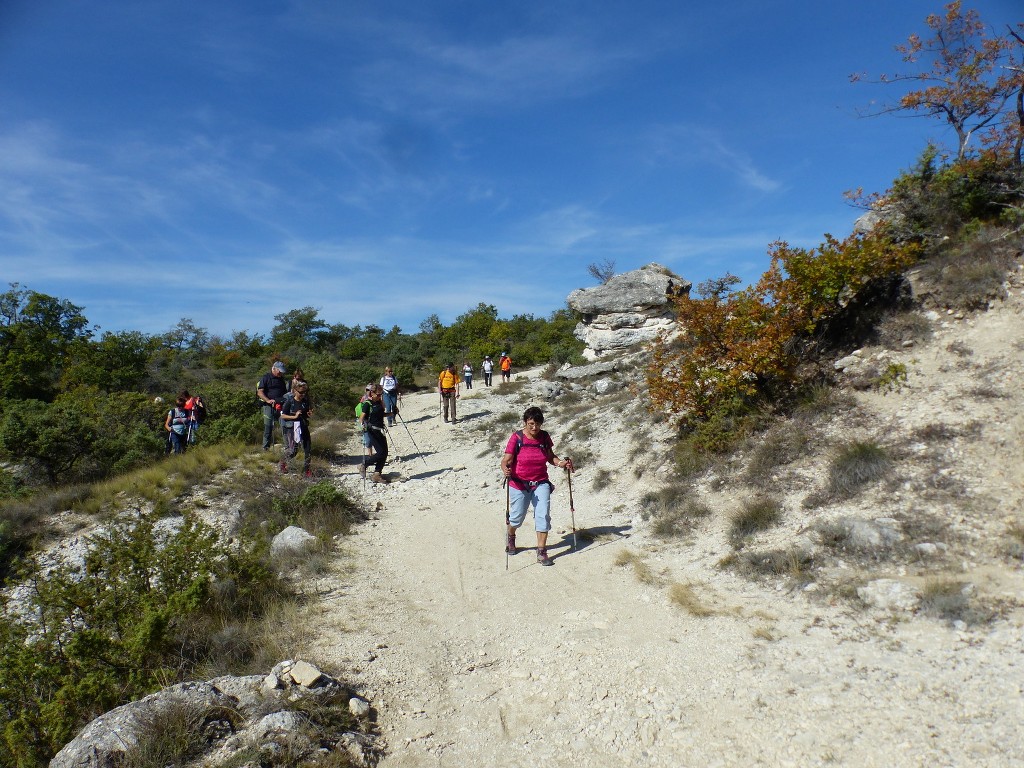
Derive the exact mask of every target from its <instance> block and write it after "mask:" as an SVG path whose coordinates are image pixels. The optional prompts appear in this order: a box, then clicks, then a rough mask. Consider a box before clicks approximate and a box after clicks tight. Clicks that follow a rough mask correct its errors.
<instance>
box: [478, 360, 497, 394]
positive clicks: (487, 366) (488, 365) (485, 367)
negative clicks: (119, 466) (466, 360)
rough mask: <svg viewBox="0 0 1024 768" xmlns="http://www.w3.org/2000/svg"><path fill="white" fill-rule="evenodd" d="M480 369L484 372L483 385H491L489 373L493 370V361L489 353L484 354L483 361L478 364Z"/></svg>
mask: <svg viewBox="0 0 1024 768" xmlns="http://www.w3.org/2000/svg"><path fill="white" fill-rule="evenodd" d="M480 370H481V371H483V372H484V385H485V386H488V387H489V386H491V374H492V372H493V371H494V363H493V362H491V356H490V355H484V361H483V362H482V363H481V364H480Z"/></svg>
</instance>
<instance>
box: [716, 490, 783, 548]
mask: <svg viewBox="0 0 1024 768" xmlns="http://www.w3.org/2000/svg"><path fill="white" fill-rule="evenodd" d="M781 520H782V504H781V503H779V501H778V499H775V498H773V497H769V496H756V497H754V498H752V499H748V500H746V501H745V502H743V506H742V507H741V508H740V510H739V511H738V512H736V514H734V515H733V516H732V520H731V521H730V523H729V538H730V540H731V541H732V545H733V546H734V547H736V548H739V547H741V546H743V544H744V542H745V541H746V540H747V539H748V538H750V537H751V536H753V535H754V534H756V533H760V532H761V531H766V530H768V529H769V528H772V527H773V526H775V525H777V524H778V523H779V521H781Z"/></svg>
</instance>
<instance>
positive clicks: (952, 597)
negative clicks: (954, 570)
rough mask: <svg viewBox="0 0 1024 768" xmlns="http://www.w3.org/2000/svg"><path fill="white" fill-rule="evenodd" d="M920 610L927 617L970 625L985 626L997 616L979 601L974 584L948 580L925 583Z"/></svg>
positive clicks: (932, 580) (940, 579)
mask: <svg viewBox="0 0 1024 768" xmlns="http://www.w3.org/2000/svg"><path fill="white" fill-rule="evenodd" d="M920 610H921V613H923V614H924V615H925V616H931V617H933V618H939V619H944V620H946V621H949V622H955V621H962V622H964V623H965V624H968V625H971V624H984V623H986V622H989V621H991V620H992V619H993V618H994V617H995V615H996V612H995V611H994V610H992V609H989V608H987V607H985V606H984V605H982V604H981V603H980V602H979V601H978V599H977V596H976V593H975V589H974V585H973V584H969V583H967V582H963V581H957V580H955V579H947V578H934V579H930V580H929V581H927V582H926V583H925V585H924V587H923V588H922V589H921V603H920Z"/></svg>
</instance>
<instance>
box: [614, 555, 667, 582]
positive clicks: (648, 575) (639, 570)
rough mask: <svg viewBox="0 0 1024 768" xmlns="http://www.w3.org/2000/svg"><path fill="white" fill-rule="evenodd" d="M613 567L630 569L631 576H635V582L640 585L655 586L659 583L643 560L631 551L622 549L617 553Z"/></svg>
mask: <svg viewBox="0 0 1024 768" xmlns="http://www.w3.org/2000/svg"><path fill="white" fill-rule="evenodd" d="M615 565H616V566H618V567H619V568H626V567H630V568H632V569H633V575H634V576H636V578H637V581H639V582H640V583H641V584H657V583H659V581H660V580H659V579H658V576H657V575H656V574H655V573H654V571H652V570H651V568H650V566H649V565H647V563H645V562H644V560H643V558H642V557H641V556H640V555H638V554H637V553H636V552H633V551H631V550H628V549H624V550H622V551H621V552H619V554H617V555H616V556H615Z"/></svg>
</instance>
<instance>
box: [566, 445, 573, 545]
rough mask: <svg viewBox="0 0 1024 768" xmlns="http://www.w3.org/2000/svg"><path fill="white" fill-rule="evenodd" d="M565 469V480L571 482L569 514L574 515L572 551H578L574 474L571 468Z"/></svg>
mask: <svg viewBox="0 0 1024 768" xmlns="http://www.w3.org/2000/svg"><path fill="white" fill-rule="evenodd" d="M571 466H572V464H571V463H570V464H569V466H568V467H566V468H565V479H566V480H567V481H568V482H569V514H570V515H572V551H573V552H575V551H576V504H575V503H574V502H573V500H572V472H570V471H569V467H571Z"/></svg>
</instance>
